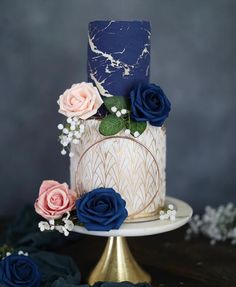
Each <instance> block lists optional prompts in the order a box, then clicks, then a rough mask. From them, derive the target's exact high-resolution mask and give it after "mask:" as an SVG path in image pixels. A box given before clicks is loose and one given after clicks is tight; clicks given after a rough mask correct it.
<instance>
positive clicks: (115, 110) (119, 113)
mask: <svg viewBox="0 0 236 287" xmlns="http://www.w3.org/2000/svg"><path fill="white" fill-rule="evenodd" d="M111 111H112V112H113V113H115V114H116V116H117V117H118V118H120V117H121V116H122V115H126V114H127V113H128V111H127V110H126V109H121V110H118V108H117V107H116V106H113V107H112V108H111Z"/></svg>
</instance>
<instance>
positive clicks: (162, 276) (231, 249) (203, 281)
mask: <svg viewBox="0 0 236 287" xmlns="http://www.w3.org/2000/svg"><path fill="white" fill-rule="evenodd" d="M1 222H2V223H3V222H4V223H5V224H6V221H1V220H0V232H1V230H3V224H1ZM1 227H2V228H1ZM185 230H186V227H181V228H180V229H178V230H174V231H171V232H167V233H164V234H158V235H153V236H145V237H129V238H127V240H128V243H129V247H130V249H131V251H132V253H133V255H134V257H135V258H136V260H137V261H138V262H139V263H140V265H141V266H142V267H143V268H144V269H146V271H148V272H149V273H150V274H151V276H152V286H154V287H185V286H186V287H218V286H219V287H222V286H224V287H236V247H235V246H232V245H230V244H228V243H224V244H217V245H215V246H211V245H210V244H209V241H208V240H207V239H205V238H197V239H194V240H191V241H185V240H184V235H185ZM106 240H107V239H106V238H104V237H95V236H90V235H80V238H79V239H78V240H77V241H74V242H70V244H66V245H65V246H62V247H60V250H53V251H54V252H57V253H59V254H64V255H69V256H71V257H72V258H73V259H74V260H75V262H76V263H77V264H78V266H79V268H80V270H81V273H82V279H83V282H85V281H86V277H87V276H88V274H89V272H90V271H91V269H92V268H93V267H94V265H95V264H96V262H97V261H98V259H99V258H100V256H101V254H102V252H103V250H104V247H105V244H106Z"/></svg>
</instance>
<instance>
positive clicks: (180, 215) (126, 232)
mask: <svg viewBox="0 0 236 287" xmlns="http://www.w3.org/2000/svg"><path fill="white" fill-rule="evenodd" d="M168 204H173V205H174V206H175V209H176V210H177V214H176V220H175V221H169V220H159V219H157V220H153V221H148V222H136V223H123V224H122V226H121V227H120V229H118V230H110V231H108V232H107V231H88V230H87V229H85V228H84V227H81V226H75V227H74V230H73V231H74V232H78V233H82V234H89V235H93V236H104V237H109V238H108V240H107V244H106V247H105V250H104V252H103V254H102V256H101V258H100V260H99V261H98V263H97V265H96V266H95V268H94V269H93V271H92V272H91V274H90V276H89V278H88V283H89V284H90V285H93V284H94V283H95V282H98V281H108V282H123V281H129V282H132V283H139V282H148V283H151V276H150V275H149V274H148V273H146V272H145V271H144V270H143V269H142V268H141V267H140V266H139V264H138V263H137V262H136V261H135V259H134V257H133V255H132V254H131V252H130V250H129V247H128V244H127V241H126V239H125V237H138V236H148V235H154V234H159V233H164V232H168V231H171V230H174V229H177V228H179V227H181V226H183V225H184V224H186V223H187V222H188V221H189V220H190V218H191V217H192V213H193V210H192V208H191V207H190V206H189V205H188V204H187V203H185V202H184V201H181V200H179V199H176V198H173V197H167V198H166V205H168Z"/></svg>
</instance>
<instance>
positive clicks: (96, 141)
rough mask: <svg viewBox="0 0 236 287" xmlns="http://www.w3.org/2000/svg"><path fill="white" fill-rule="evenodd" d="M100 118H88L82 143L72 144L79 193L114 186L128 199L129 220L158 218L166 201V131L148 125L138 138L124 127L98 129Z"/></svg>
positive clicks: (73, 178) (74, 184) (74, 178)
mask: <svg viewBox="0 0 236 287" xmlns="http://www.w3.org/2000/svg"><path fill="white" fill-rule="evenodd" d="M99 124H100V121H99V120H88V121H87V122H86V125H85V132H84V134H83V136H82V137H81V140H80V143H79V144H76V145H75V144H72V146H71V150H72V152H73V153H74V156H73V157H72V158H71V186H72V188H73V189H75V190H76V191H77V192H78V193H79V194H80V195H81V194H83V193H84V192H89V191H91V190H93V189H94V188H98V187H112V188H114V189H115V190H116V191H117V192H119V193H120V194H121V196H122V197H123V198H124V199H125V200H126V204H127V205H126V207H127V210H128V214H129V216H128V219H127V220H128V221H145V220H151V219H154V218H157V215H158V212H159V210H160V208H162V207H163V205H164V201H165V185H166V179H165V166H166V133H165V129H164V128H163V127H158V128H157V127H153V126H151V125H148V127H147V129H146V130H145V132H144V133H143V134H142V135H141V136H139V137H138V138H134V137H133V136H131V135H130V136H127V135H126V134H125V133H124V132H123V131H122V132H120V133H119V134H117V135H115V136H112V137H104V136H102V135H101V134H100V133H99V130H98V129H99Z"/></svg>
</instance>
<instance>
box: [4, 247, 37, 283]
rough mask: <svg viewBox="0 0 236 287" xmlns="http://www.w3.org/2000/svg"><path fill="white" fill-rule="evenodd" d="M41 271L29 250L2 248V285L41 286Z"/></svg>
mask: <svg viewBox="0 0 236 287" xmlns="http://www.w3.org/2000/svg"><path fill="white" fill-rule="evenodd" d="M40 282H41V273H40V270H39V267H38V266H37V264H36V263H35V262H34V261H33V259H32V258H31V257H30V255H29V254H28V252H24V251H22V250H19V251H16V250H13V249H12V248H9V247H8V246H2V247H1V248H0V286H9V287H10V286H12V287H17V286H24V287H39V286H40Z"/></svg>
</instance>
